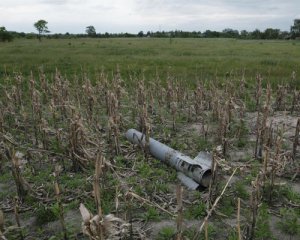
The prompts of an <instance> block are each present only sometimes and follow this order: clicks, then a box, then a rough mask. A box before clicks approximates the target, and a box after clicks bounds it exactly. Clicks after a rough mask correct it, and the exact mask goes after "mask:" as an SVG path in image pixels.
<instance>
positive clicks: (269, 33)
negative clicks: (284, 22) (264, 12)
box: [263, 28, 280, 39]
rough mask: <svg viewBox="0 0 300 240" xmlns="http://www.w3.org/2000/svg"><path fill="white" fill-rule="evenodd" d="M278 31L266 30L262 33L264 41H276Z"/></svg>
mask: <svg viewBox="0 0 300 240" xmlns="http://www.w3.org/2000/svg"><path fill="white" fill-rule="evenodd" d="M279 33H280V30H279V29H274V28H267V29H266V30H265V31H264V34H263V36H264V39H278V38H279Z"/></svg>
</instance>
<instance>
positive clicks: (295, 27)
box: [291, 19, 300, 38]
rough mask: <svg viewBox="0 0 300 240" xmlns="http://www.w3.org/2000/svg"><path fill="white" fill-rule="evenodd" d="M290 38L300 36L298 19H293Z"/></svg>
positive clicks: (299, 20)
mask: <svg viewBox="0 0 300 240" xmlns="http://www.w3.org/2000/svg"><path fill="white" fill-rule="evenodd" d="M291 34H292V38H296V37H300V19H295V20H294V25H293V26H291Z"/></svg>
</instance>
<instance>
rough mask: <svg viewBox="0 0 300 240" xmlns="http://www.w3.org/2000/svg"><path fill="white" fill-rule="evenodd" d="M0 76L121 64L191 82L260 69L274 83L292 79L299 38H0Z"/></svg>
mask: <svg viewBox="0 0 300 240" xmlns="http://www.w3.org/2000/svg"><path fill="white" fill-rule="evenodd" d="M0 54H1V55H0V56H1V57H0V77H1V76H3V75H4V74H12V73H14V72H22V74H23V75H28V74H29V73H30V72H31V71H33V72H37V71H38V69H40V68H42V69H43V71H44V72H45V73H46V74H51V73H53V72H54V71H55V69H56V68H57V69H58V70H59V71H61V72H62V73H63V74H68V75H69V74H80V73H82V72H85V73H87V74H89V76H90V77H91V78H92V77H93V76H95V75H96V74H97V73H99V72H100V71H101V70H102V69H104V70H106V71H107V72H111V71H113V70H115V69H116V67H117V66H119V67H120V70H121V72H122V76H123V77H124V78H127V77H128V76H138V77H140V76H141V73H143V74H144V75H145V76H155V75H156V73H158V74H159V75H160V76H161V77H162V78H164V77H165V76H166V75H168V74H170V75H173V76H176V77H177V78H179V79H183V80H187V81H194V80H198V79H201V80H205V79H209V80H210V79H215V78H216V77H218V78H219V79H222V78H224V76H225V75H226V74H227V75H228V73H230V74H232V75H234V76H241V75H242V73H243V72H244V73H245V76H246V77H247V78H248V79H249V78H254V77H255V75H256V74H257V73H260V74H262V75H263V76H264V78H265V79H266V78H267V79H269V80H270V81H271V82H272V83H281V82H285V81H287V80H289V79H290V76H291V73H292V71H298V69H299V68H300V42H299V41H298V42H297V41H262V40H257V41H256V40H235V39H175V38H174V39H153V38H132V39H131V38H119V39H59V40H55V39H44V40H43V41H42V42H39V41H38V40H35V39H33V40H25V39H16V40H15V41H14V42H12V43H0Z"/></svg>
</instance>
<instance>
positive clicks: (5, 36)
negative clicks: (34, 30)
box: [0, 27, 13, 42]
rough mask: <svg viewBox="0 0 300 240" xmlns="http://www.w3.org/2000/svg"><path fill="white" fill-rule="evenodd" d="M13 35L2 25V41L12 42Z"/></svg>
mask: <svg viewBox="0 0 300 240" xmlns="http://www.w3.org/2000/svg"><path fill="white" fill-rule="evenodd" d="M12 40H13V35H12V34H11V33H10V32H8V31H6V29H5V27H0V42H11V41H12Z"/></svg>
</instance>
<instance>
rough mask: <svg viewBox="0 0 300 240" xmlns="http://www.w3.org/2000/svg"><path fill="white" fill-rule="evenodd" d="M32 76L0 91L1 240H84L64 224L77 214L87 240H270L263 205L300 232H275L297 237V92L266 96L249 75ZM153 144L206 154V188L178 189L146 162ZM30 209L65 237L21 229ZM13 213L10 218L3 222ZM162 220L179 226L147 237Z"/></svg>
mask: <svg viewBox="0 0 300 240" xmlns="http://www.w3.org/2000/svg"><path fill="white" fill-rule="evenodd" d="M35 77H36V76H35V75H34V74H33V73H32V74H31V76H30V77H29V78H28V79H27V78H26V77H24V76H22V74H21V73H19V74H16V75H15V76H14V77H10V76H7V77H6V78H5V79H4V80H3V83H2V86H1V89H0V95H1V99H0V108H1V109H0V134H1V135H0V172H1V175H2V177H1V185H0V187H1V192H3V194H1V198H0V208H1V209H2V210H1V211H0V238H1V239H6V237H7V236H9V237H10V238H8V237H7V238H8V239H32V238H31V237H36V238H44V237H48V238H49V237H50V236H56V237H57V238H60V239H62V238H63V239H74V238H76V239H84V236H83V235H81V231H80V230H79V229H72V228H71V227H70V225H69V223H68V222H66V220H65V213H66V212H67V211H70V210H71V209H72V208H75V209H77V210H78V208H80V212H81V215H82V221H83V223H82V227H83V230H82V233H83V234H85V235H86V236H87V237H88V238H89V239H147V238H148V239H149V238H150V239H152V238H157V239H171V238H174V239H195V240H196V239H239V240H240V239H267V238H266V236H263V235H262V232H263V230H261V229H262V228H264V227H265V228H267V227H268V226H269V225H268V224H269V223H268V221H267V220H266V219H267V216H266V214H265V215H263V214H262V212H263V208H262V204H267V209H268V211H267V214H273V215H276V216H281V217H283V218H284V217H286V216H285V215H283V213H286V212H284V211H281V212H280V211H279V208H280V209H289V211H293V212H295V214H296V216H297V217H296V220H294V222H292V223H290V224H294V225H293V226H294V228H296V229H298V230H296V231H294V232H289V233H284V232H283V233H281V234H286V235H289V236H291V237H295V239H296V238H297V236H299V234H300V231H299V214H300V213H299V211H298V210H299V207H300V194H299V188H298V192H297V191H294V190H293V188H292V187H291V186H294V185H299V169H300V168H299V164H300V162H299V161H300V153H299V131H300V119H299V115H300V94H299V90H295V89H292V88H290V87H289V86H288V85H280V86H276V87H273V88H272V87H271V85H270V84H269V83H265V80H264V79H263V77H262V76H260V75H257V77H256V85H251V83H247V86H246V84H245V83H246V82H247V80H246V79H245V78H244V76H242V77H241V79H232V81H226V82H223V83H218V82H215V81H199V82H198V83H196V84H194V85H189V84H188V83H184V82H183V81H178V80H176V78H174V77H172V76H169V77H168V79H167V80H166V82H164V81H163V80H161V79H159V76H156V79H155V80H153V81H148V80H146V79H144V77H142V78H141V79H137V78H136V77H134V76H132V77H131V78H130V79H128V80H126V81H124V80H123V79H122V77H121V73H120V70H118V69H117V71H116V72H115V73H114V74H113V75H112V76H109V75H107V74H106V73H105V72H101V73H100V74H99V76H98V77H97V79H93V81H92V80H91V79H89V78H88V75H87V74H83V76H81V77H79V76H74V77H72V78H70V80H68V78H67V77H63V76H62V75H61V74H60V73H59V71H58V70H56V72H55V74H54V76H53V77H52V78H51V77H49V76H45V74H43V72H39V74H38V80H35ZM263 83H264V84H265V86H267V87H266V88H264V87H263ZM236 86H238V87H236ZM287 118H288V119H289V121H287V122H285V120H286V119H287ZM195 126H197V127H195ZM131 127H134V128H138V129H140V130H141V131H142V132H143V133H144V134H145V139H146V146H145V147H144V148H142V150H143V152H142V151H141V148H136V147H134V146H132V145H131V144H129V143H128V142H127V141H125V139H124V137H123V135H124V133H125V131H126V130H127V129H128V128H131ZM150 136H155V138H157V139H159V140H160V141H162V142H164V143H166V144H169V145H171V146H172V147H173V148H175V149H178V150H180V151H183V152H185V153H187V154H191V155H196V154H197V152H198V151H200V150H202V151H203V150H208V151H211V152H213V156H214V157H213V164H212V166H213V178H212V182H211V184H210V186H209V188H208V189H207V190H203V191H202V192H201V193H197V192H188V191H186V190H183V189H182V187H181V186H179V185H178V183H177V180H176V177H174V176H176V173H175V171H174V170H172V169H171V168H169V167H168V166H165V165H163V164H162V163H160V162H159V161H157V160H155V159H153V158H152V157H151V156H150V155H149V151H148V150H147V149H148V147H149V137H150ZM147 143H148V144H147ZM238 152H240V153H241V154H239V155H238V157H235V155H234V154H235V153H238ZM249 152H250V154H249ZM251 153H254V154H251ZM10 172H11V175H10V174H8V173H10ZM229 176H230V177H229ZM228 177H229V179H228ZM234 179H236V180H235V181H234ZM2 184H3V185H2ZM12 185H13V187H12ZM176 185H177V188H176ZM53 186H54V190H53ZM175 189H177V190H176V191H175ZM41 209H42V210H43V211H42V214H41V211H40V210H41ZM3 212H4V214H3ZM93 212H95V213H96V214H95V215H94V214H92V213H93ZM30 213H32V216H34V214H40V215H39V218H37V219H40V221H44V220H45V222H51V221H55V220H57V221H59V222H60V230H59V231H57V232H47V231H41V232H40V233H37V232H36V231H35V229H37V227H35V226H33V227H32V228H30V229H29V230H28V231H26V229H24V227H22V224H21V223H22V221H26V214H27V216H28V215H31V214H30ZM50 213H51V214H52V215H53V218H50V215H51V214H50ZM263 213H264V212H263ZM11 214H13V215H14V216H15V220H14V221H4V219H5V218H4V216H5V215H8V216H10V215H11ZM233 214H237V216H232V215H233ZM52 215H51V216H52ZM230 218H234V219H236V220H234V221H235V224H234V227H233V228H232V229H231V230H230V231H228V224H227V223H226V219H230ZM41 219H42V220H41ZM262 219H263V220H262ZM162 220H168V221H170V222H171V223H172V226H174V229H172V228H170V229H169V230H168V229H163V228H161V229H160V231H159V232H153V231H152V229H151V224H154V223H155V222H156V221H157V222H160V221H162ZM194 220H197V222H196V224H194V225H193V226H190V227H188V226H189V224H188V222H189V221H194ZM77 221H79V220H78V219H77ZM262 222H263V223H264V224H265V225H264V224H262ZM42 224H44V222H43V223H42ZM36 225H37V226H38V225H39V223H36ZM13 226H16V229H18V233H19V234H17V235H18V236H17V235H15V236H13V237H11V228H12V227H13ZM216 226H217V227H218V231H217V230H216V229H217V228H216ZM149 227H150V228H149ZM203 230H204V232H203ZM265 232H266V231H265ZM270 234H273V235H272V236H273V237H274V234H277V233H270ZM297 234H298V235H297ZM272 236H267V237H272ZM55 239H56V238H55Z"/></svg>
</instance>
